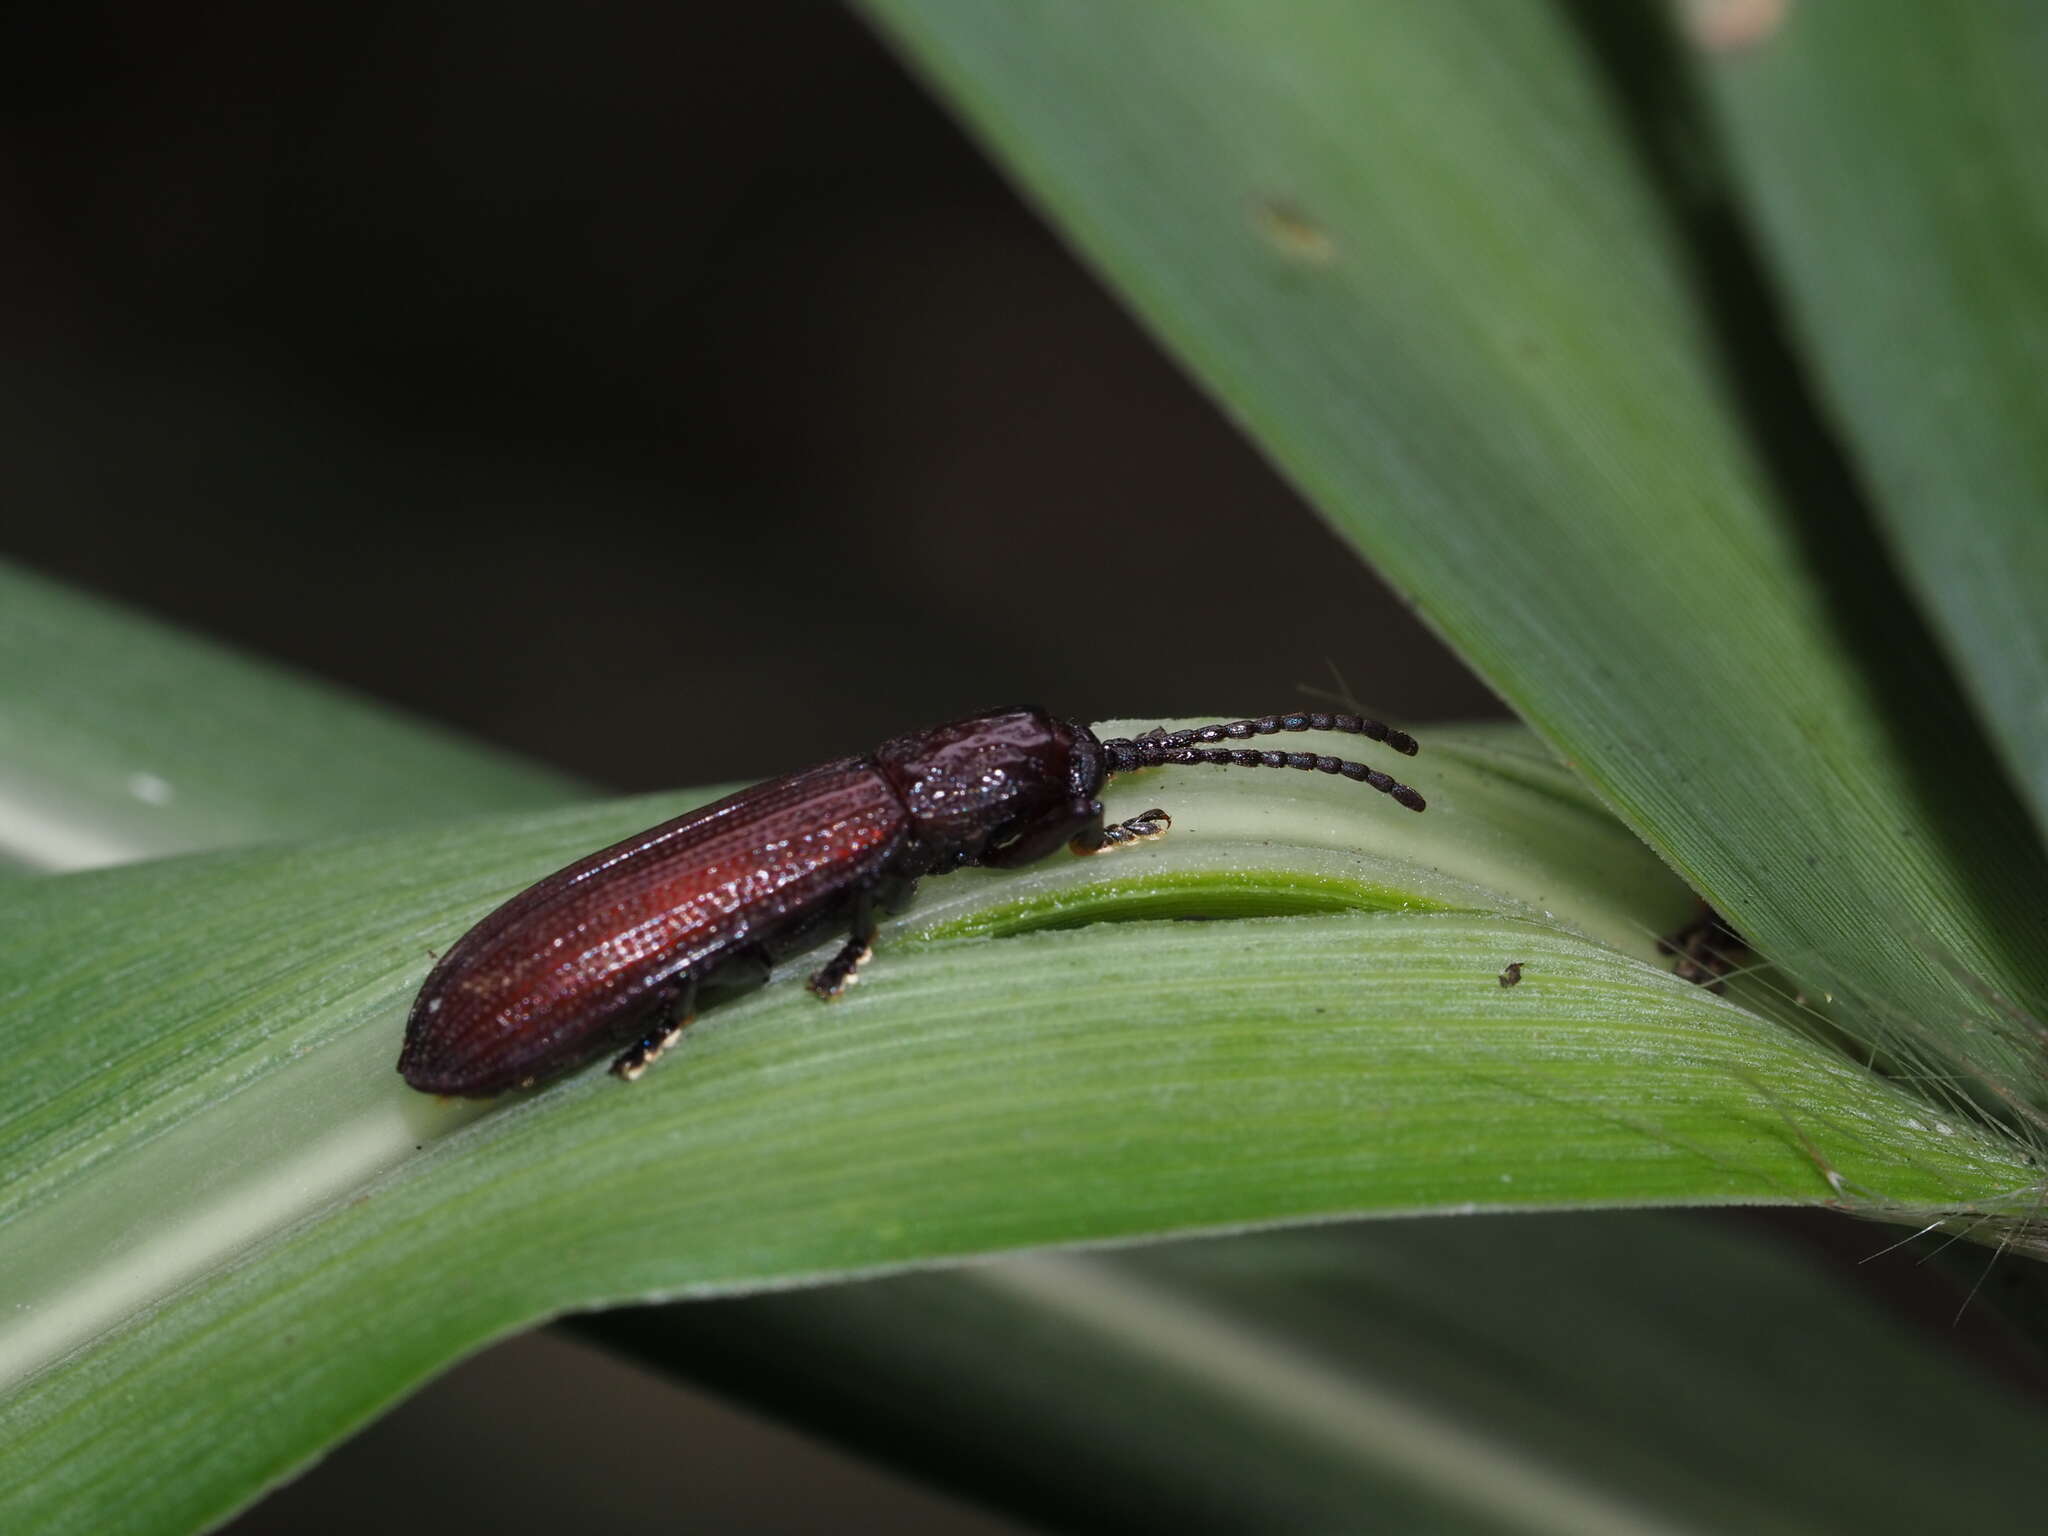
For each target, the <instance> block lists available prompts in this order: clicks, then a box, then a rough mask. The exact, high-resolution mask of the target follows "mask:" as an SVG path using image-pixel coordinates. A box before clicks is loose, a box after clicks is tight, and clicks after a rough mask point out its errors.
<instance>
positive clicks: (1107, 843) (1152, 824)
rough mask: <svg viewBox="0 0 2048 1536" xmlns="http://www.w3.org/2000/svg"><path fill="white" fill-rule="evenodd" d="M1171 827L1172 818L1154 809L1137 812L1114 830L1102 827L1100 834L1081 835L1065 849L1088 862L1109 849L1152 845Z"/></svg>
mask: <svg viewBox="0 0 2048 1536" xmlns="http://www.w3.org/2000/svg"><path fill="white" fill-rule="evenodd" d="M1172 826H1173V818H1172V817H1171V816H1169V815H1167V814H1166V812H1164V811H1162V810H1160V809H1159V808H1158V807H1157V806H1154V807H1153V808H1152V809H1151V810H1149V811H1143V812H1140V813H1139V814H1138V815H1136V816H1132V817H1130V818H1129V819H1127V820H1124V821H1120V822H1117V823H1116V824H1115V825H1114V826H1108V827H1104V828H1102V829H1101V831H1100V832H1084V833H1082V834H1081V835H1080V836H1079V837H1077V838H1075V839H1074V840H1073V841H1072V842H1071V843H1069V844H1067V846H1068V847H1069V848H1071V849H1072V850H1073V851H1074V852H1075V853H1077V854H1080V855H1081V856H1082V857H1083V858H1088V857H1092V856H1093V855H1095V854H1098V853H1108V852H1110V851H1111V850H1112V849H1116V848H1129V847H1131V846H1133V845H1134V844H1137V843H1148V842H1151V841H1153V840H1154V839H1155V838H1161V837H1164V836H1166V834H1167V832H1168V830H1169V829H1170V828H1171V827H1172Z"/></svg>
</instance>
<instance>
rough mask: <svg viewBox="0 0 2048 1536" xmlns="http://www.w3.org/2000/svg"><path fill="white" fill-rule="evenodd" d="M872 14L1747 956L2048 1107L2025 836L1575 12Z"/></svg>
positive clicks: (2039, 874) (2041, 978) (1900, 1044)
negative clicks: (1803, 506)
mask: <svg viewBox="0 0 2048 1536" xmlns="http://www.w3.org/2000/svg"><path fill="white" fill-rule="evenodd" d="M868 9H869V11H870V12H871V13H872V14H873V15H875V16H876V17H877V18H878V19H879V20H880V21H881V23H882V24H883V25H884V27H885V29H886V30H887V31H888V32H889V34H890V35H891V36H892V37H893V38H894V39H895V40H896V41H897V42H898V44H899V45H900V46H901V47H902V48H903V49H904V51H905V52H906V53H907V54H908V55H909V56H910V57H911V58H912V59H913V60H915V61H916V62H917V63H918V64H919V65H920V66H921V67H922V68H923V69H924V70H925V71H926V72H927V73H928V74H929V75H930V76H931V77H932V78H933V79H934V80H935V81H936V82H937V83H938V84H939V85H940V86H941V87H942V88H943V89H944V90H945V91H946V92H947V93H948V94H949V95H950V96H951V98H952V100H953V101H954V103H955V104H956V105H957V106H958V107H959V108H960V109H961V110H962V112H963V114H964V115H965V116H966V117H967V118H968V119H969V120H970V121H972V122H974V123H975V124H977V125H978V126H979V127H980V128H981V129H982V130H983V132H984V133H985V134H986V135H987V136H988V138H989V140H990V142H991V143H992V145H993V147H994V148H995V150H996V151H997V152H998V153H999V154H1001V155H1003V156H1004V157H1006V158H1007V159H1008V160H1009V163H1010V164H1011V166H1012V168H1013V169H1014V170H1015V171H1016V173H1017V174H1018V176H1019V178H1020V180H1021V181H1022V182H1023V184H1024V185H1025V187H1026V189H1027V190H1028V191H1029V192H1030V193H1031V194H1032V195H1033V196H1034V197H1036V198H1037V199H1038V201H1039V202H1040V203H1041V204H1042V206H1044V207H1045V208H1046V209H1047V210H1048V211H1049V212H1050V213H1051V214H1052V215H1053V216H1054V217H1055V218H1056V219H1057V220H1058V221H1059V222H1060V223H1061V224H1062V225H1063V226H1064V227H1065V228H1066V229H1067V230H1068V232H1069V233H1070V234H1071V235H1072V237H1073V238H1074V240H1075V242H1076V244H1077V245H1078V246H1079V247H1080V249H1081V250H1082V252H1083V254H1084V255H1086V256H1087V257H1089V258H1090V259H1091V260H1092V261H1093V262H1095V264H1096V265H1097V266H1098V267H1099V268H1100V269H1101V270H1102V271H1103V272H1104V273H1105V274H1106V275H1107V276H1108V277H1109V279H1110V280H1111V281H1112V282H1113V283H1115V284H1116V285H1117V286H1118V287H1119V288H1120V289H1121V291H1122V292H1123V293H1124V294H1125V295H1126V296H1127V297H1128V299H1129V300H1130V302H1131V303H1132V304H1133V306H1134V307H1135V308H1136V310H1137V311H1138V313H1139V314H1140V315H1141V317H1142V318H1144V319H1145V320H1146V321H1147V322H1148V323H1149V324H1150V325H1151V326H1152V327H1153V328H1154V329H1155V331H1156V332H1157V333H1158V334H1159V335H1160V336H1161V337H1162V338H1163V339H1164V341H1165V342H1166V343H1167V344H1168V345H1169V346H1170V347H1171V348H1172V349H1173V350H1175V351H1176V352H1177V353H1178V354H1179V355H1180V356H1181V357H1182V358H1183V359H1184V360H1185V361H1186V362H1187V363H1188V365H1189V366H1190V368H1191V369H1192V370H1193V371H1194V372H1195V374H1196V375H1197V376H1198V377H1200V378H1201V379H1202V380H1203V381H1204V382H1205V383H1206V384H1207V385H1208V386H1209V387H1210V388H1211V389H1212V390H1213V391H1214V392H1215V394H1216V395H1217V397H1218V398H1219V400H1220V401H1221V403H1222V404H1223V405H1224V406H1225V407H1226V408H1227V409H1229V410H1230V411H1231V412H1232V413H1233V414H1234V415H1236V416H1237V417H1238V418H1239V419H1240V420H1241V421H1242V422H1243V423H1244V424H1245V425H1246V426H1247V428H1248V429H1249V430H1250V431H1251V432H1252V433H1253V434H1254V435H1255V436H1256V437H1257V438H1258V439H1259V440H1260V441H1261V442H1262V443H1263V444H1264V446H1265V447H1266V449H1267V450H1268V452H1269V453H1270V454H1271V455H1272V456H1273V458H1274V459H1275V461H1276V462H1277V463H1278V464H1279V466H1280V467H1281V468H1282V469H1283V470H1284V471H1285V472H1287V473H1288V474H1289V475H1290V476H1292V477H1293V478H1294V479H1295V480H1296V482H1297V483H1299V484H1300V485H1301V486H1302V487H1303V488H1304V489H1305V490H1306V491H1307V493H1308V494H1309V496H1310V497H1311V499H1312V500H1313V501H1314V502H1315V503H1316V504H1317V505H1318V507H1319V508H1320V509H1321V510H1322V511H1323V512H1324V514H1325V515H1326V516H1328V517H1329V518H1330V519H1331V521H1332V522H1333V523H1334V524H1335V525H1336V526H1337V527H1338V528H1339V529H1340V530H1341V531H1343V532H1345V533H1346V534H1347V535H1348V536H1349V537H1351V539H1352V540H1353V541H1354V542H1355V543H1356V544H1357V545H1358V547H1359V548H1361V549H1362V550H1364V551H1366V552H1367V553H1368V554H1369V555H1370V556H1371V557H1372V558H1373V560H1374V561H1375V563H1376V564H1377V565H1378V566H1379V567H1380V568H1381V570H1382V571H1383V572H1384V573H1385V574H1387V575H1388V576H1389V577H1391V578H1392V579H1393V580H1394V581H1395V582H1396V583H1397V584H1399V585H1400V586H1401V587H1403V588H1404V589H1405V590H1406V591H1407V592H1409V593H1410V594H1411V595H1412V596H1413V597H1414V598H1415V599H1416V601H1417V603H1418V605H1419V606H1420V607H1421V608H1422V609H1423V611H1424V612H1426V613H1427V614H1428V615H1429V616H1430V618H1431V619H1432V621H1433V622H1434V623H1435V624H1436V625H1437V627H1438V628H1439V629H1441V630H1442V631H1443V632H1444V633H1445V634H1446V635H1447V636H1448V637H1449V638H1450V639H1451V640H1452V641H1453V642H1454V643H1455V644H1456V645H1457V646H1458V647H1459V649H1460V650H1461V651H1462V652H1463V653H1464V654H1465V656H1466V658H1467V659H1468V660H1469V661H1471V662H1472V663H1473V664H1474V665H1475V666H1476V667H1477V668H1478V669H1479V670H1480V671H1481V672H1482V674H1483V675H1484V676H1485V677H1486V678H1487V679H1488V680H1489V681H1490V682H1491V683H1492V684H1493V685H1494V686H1495V688H1496V689H1497V690H1498V691H1499V692H1500V693H1501V694H1502V695H1503V697H1505V698H1507V699H1508V700H1509V701H1511V702H1512V703H1513V704H1514V705H1515V706H1516V708H1517V709H1518V710H1519V711H1520V712H1521V713H1522V714H1523V716H1524V717H1525V718H1526V719H1528V720H1529V721H1530V722H1531V723H1532V724H1533V725H1534V726H1536V727H1537V729H1538V730H1539V731H1541V732H1542V733H1543V735H1544V736H1545V737H1546V738H1547V739H1548V740H1550V741H1551V742H1552V743H1553V744H1554V745H1556V746H1557V748H1558V749H1559V751H1560V753H1561V755H1563V756H1564V757H1565V758H1566V759H1567V760H1568V761H1569V762H1570V763H1571V764H1572V765H1573V766H1574V767H1575V768H1577V769H1578V770H1579V771H1580V772H1582V773H1584V774H1585V775H1586V777H1587V778H1588V780H1589V781H1590V782H1591V783H1592V784H1593V785H1594V786H1595V787H1596V789H1597V790H1598V791H1599V793H1600V794H1601V795H1602V797H1603V798H1604V799H1605V800H1606V801H1607V803H1609V804H1610V805H1611V806H1612V807H1614V808H1615V809H1616V810H1617V811H1618V812H1619V813H1620V814H1621V815H1622V817H1623V818H1624V819H1625V820H1626V821H1627V822H1628V823H1629V824H1630V825H1631V826H1633V827H1634V828H1636V829H1637V830H1638V831H1639V832H1640V833H1641V834H1642V835H1643V836H1644V837H1645V838H1646V839H1647V840H1648V841H1649V842H1650V843H1651V844H1652V846H1654V847H1656V848H1657V849H1658V850H1659V851H1660V853H1662V854H1663V855H1664V856H1665V857H1666V858H1667V859H1669V860H1670V861H1671V862H1672V864H1673V865H1674V866H1676V867H1677V868H1678V869H1679V870H1680V871H1681V872H1682V873H1683V874H1684V875H1685V877H1686V878H1687V879H1688V880H1689V881H1690V882H1691V883H1692V884H1693V885H1694V886H1695V888H1697V889H1698V890H1700V891H1701V892H1702V893H1704V894H1705V895H1707V896H1708V897H1709V898H1710V899H1711V900H1712V901H1713V902H1714V904H1715V905H1716V906H1717V907H1719V908H1720V909H1721V910H1722V911H1723V912H1725V913H1727V914H1728V916H1729V917H1730V918H1731V919H1732V921H1733V922H1734V923H1735V924H1736V926H1737V927H1738V928H1739V929H1741V931H1742V932H1743V933H1744V934H1745V935H1746V936H1748V937H1749V938H1750V939H1751V940H1753V941H1754V942H1755V943H1756V944H1757V945H1758V947H1759V948H1760V949H1762V950H1763V951H1764V952H1765V953H1766V954H1769V955H1771V956H1773V957H1775V958H1776V959H1777V960H1778V961H1779V962H1780V963H1781V964H1783V965H1785V966H1786V967H1787V968H1789V969H1791V970H1792V971H1793V972H1794V973H1795V974H1799V975H1801V976H1802V977H1805V978H1807V979H1808V984H1809V985H1810V986H1814V987H1815V988H1816V990H1818V989H1821V988H1825V989H1826V990H1828V991H1831V992H1835V993H1838V994H1843V995H1847V996H1849V997H1852V998H1853V999H1855V1001H1856V1003H1857V1005H1858V1013H1857V1017H1856V1018H1855V1020H1854V1021H1853V1024H1854V1027H1855V1028H1856V1029H1857V1030H1859V1031H1860V1032H1861V1033H1862V1034H1863V1035H1864V1037H1865V1038H1866V1039H1869V1040H1873V1041H1884V1042H1886V1044H1887V1045H1888V1046H1889V1047H1890V1048H1894V1049H1898V1050H1900V1051H1901V1052H1914V1051H1922V1050H1923V1048H1924V1052H1925V1053H1926V1054H1931V1055H1933V1056H1934V1057H1935V1058H1937V1059H1936V1061H1935V1062H1934V1063H1933V1064H1932V1065H1930V1066H1929V1069H1928V1070H1929V1073H1930V1075H1947V1076H1951V1077H1952V1076H1954V1075H1955V1074H1956V1072H1957V1071H1958V1066H1957V1063H1958V1061H1963V1062H1967V1063H1969V1070H1971V1071H1974V1072H1977V1073H1980V1074H1983V1075H1984V1076H1986V1077H1988V1078H1990V1079H1991V1080H1993V1081H1995V1082H1996V1083H1997V1084H1998V1085H1999V1088H2000V1090H2001V1091H2003V1092H2004V1093H2005V1094H2006V1095H2007V1096H2008V1097H2009V1098H2010V1099H2011V1100H2013V1101H2016V1102H2023V1103H2029V1104H2040V1103H2043V1102H2048V1069H2044V1064H2043V1059H2042V1056H2041V1052H2040V1050H2039V1044H2038V1041H2037V1039H2036V1038H2035V1034H2034V1031H2033V1029H2032V1027H2031V1026H2030V1025H2029V1024H2028V1023H2027V1022H2026V1020H2027V1019H2028V1018H2029V1017H2033V1018H2038V1017H2040V1016H2042V1015H2043V1014H2048V946H2044V945H2042V944H2041V942H2040V931H2039V914H2040V913H2041V912H2042V911H2044V910H2048V864H2044V861H2043V858H2042V854H2041V848H2040V845H2039V843H2038V841H2037V840H2036V839H2035V838H2034V837H2033V836H2032V835H2031V829H2030V828H2029V827H2028V826H2027V825H2026V822H2025V820H2024V816H2023V813H2022V812H2021V811H2020V810H2019V808H2018V807H2017V805H2016V804H2015V803H2014V802H2013V800H2012V797H2011V794H2010V791H2009V789H2008V787H2007V786H2006V785H2005V783H2004V781H2003V779H2002V776H2001V775H2000V773H1999V770H1998V768H1997V766H1996V765H1995V764H1994V763H1992V762H1991V761H1990V760H1989V759H1988V758H1987V757H1985V756H1983V755H1981V754H1979V753H1977V752H1975V751H1974V750H1973V748H1974V741H1975V738H1974V736H1973V734H1972V733H1971V731H1970V730H1969V728H1968V725H1967V723H1966V722H1963V721H1961V720H1959V719H1958V718H1957V716H1956V712H1955V709H1954V704H1953V700H1951V699H1947V698H1945V697H1943V696H1942V694H1941V693H1940V691H1939V690H1938V688H1935V687H1933V686H1932V685H1931V684H1930V683H1929V681H1928V680H1929V678H1930V676H1931V675H1932V660H1933V659H1932V658H1931V657H1930V656H1928V655H1924V654H1915V655H1912V656H1908V657H1906V658H1899V657H1897V656H1896V655H1895V654H1893V655H1881V654H1878V652H1877V651H1876V650H1873V649H1870V647H1871V646H1872V645H1873V643H1874V642H1873V639H1872V637H1873V636H1875V637H1877V639H1878V640H1880V641H1889V642H1891V643H1894V644H1895V643H1896V640H1895V635H1894V633H1893V628H1892V627H1887V626H1886V625H1885V624H1884V623H1883V622H1882V619H1881V616H1879V615H1875V614H1871V613H1868V612H1866V611H1864V608H1863V607H1862V606H1861V605H1864V604H1866V603H1867V602H1868V600H1869V593H1870V591H1872V590H1874V589H1873V588H1872V587H1871V585H1870V583H1869V581H1868V580H1866V579H1865V578H1866V577H1867V574H1868V573H1866V572H1863V571H1861V570H1860V569H1855V568H1852V565H1851V563H1846V562H1845V563H1843V564H1842V565H1841V566H1840V567H1839V568H1838V567H1836V566H1830V565H1829V564H1828V563H1827V560H1826V559H1824V558H1817V552H1816V550H1815V549H1814V548H1813V547H1811V546H1810V545H1809V544H1808V543H1806V542H1805V541H1804V540H1803V539H1802V537H1801V535H1800V530H1799V526H1798V520H1797V519H1796V518H1795V517H1793V516H1791V515H1790V514H1789V513H1788V512H1787V510H1786V509H1785V508H1784V506H1783V505H1781V494H1782V493H1781V491H1780V489H1779V487H1778V486H1777V484H1776V483H1775V481H1774V479H1773V476H1772V473H1771V470H1770V467H1769V466H1768V465H1767V463H1766V462H1765V459H1764V456H1763V454H1762V453H1761V452H1760V450H1759V449H1758V447H1757V446H1756V445H1755V444H1754V443H1752V441H1751V440H1750V439H1749V437H1748V436H1747V434H1746V431H1745V428H1744V423H1743V416H1742V412H1741V411H1740V410H1739V409H1737V408H1736V403H1735V402H1734V401H1733V400H1732V399H1731V398H1730V394H1729V387H1730V381H1729V378H1728V377H1727V375H1726V373H1725V371H1724V369H1723V367H1722V364H1721V361H1720V352H1719V346H1718V341H1717V338H1716V336H1715V335H1714V331H1713V326H1714V323H1715V316H1714V315H1713V313H1712V312H1711V310H1710V308H1709V306H1708V305H1707V303H1706V302H1705V299H1704V296H1703V295H1701V294H1700V293H1699V292H1697V291H1696V290H1695V289H1694V287H1693V285H1692V283H1691V280H1690V276H1689V272H1690V263H1691V260H1692V257H1691V254H1690V253H1689V252H1688V251H1686V250H1685V249H1684V248H1683V247H1682V245H1681V244H1680V238H1679V236H1680V230H1679V227H1678V226H1677V225H1676V223H1675V222H1674V221H1673V220H1672V219H1671V218H1670V217H1669V215H1668V212H1667V209H1666V207H1665V204H1664V201H1663V197H1662V195H1661V194H1660V193H1659V191H1658V190H1657V189H1655V188H1654V187H1652V186H1651V185H1649V184H1648V183H1647V182H1646V180H1645V179H1644V175H1643V171H1642V163H1641V161H1640V160H1639V159H1638V157H1637V155H1636V154H1635V151H1634V150H1633V148H1632V147H1631V146H1630V145H1629V143H1628V141H1627V138H1626V133H1625V129H1626V126H1627V125H1626V124H1625V123H1624V121H1623V120H1622V118H1621V117H1620V115H1619V113H1618V111H1617V109H1616V108H1615V105H1614V103H1613V100H1612V97H1611V94H1610V92H1609V89H1608V87H1607V84H1606V82H1605V81H1604V80H1603V79H1602V78H1601V77H1600V75H1599V72H1598V69H1597V68H1596V66H1595V63H1594V61H1593V60H1592V58H1591V56H1590V55H1589V54H1588V52H1587V50H1586V49H1585V48H1584V46H1583V45H1582V43H1581V40H1580V39H1579V37H1578V36H1577V34H1576V32H1575V30H1574V29H1573V27H1572V26H1571V25H1570V24H1569V22H1568V21H1567V20H1566V19H1565V18H1564V16H1563V13H1562V12H1561V11H1559V10H1553V9H1551V8H1549V7H1539V6H1513V7H1500V6H1491V5H1484V4H1474V3H1448V4H1439V5H1431V6H1426V7H1424V6H1408V5H1401V4H1350V5H1341V6H1338V5H1331V6H1302V7H1290V8H1288V10H1287V11H1286V12H1285V13H1284V15H1282V16H1280V17H1278V18H1276V16H1275V14H1274V12H1273V11H1272V9H1271V8H1270V7H1268V6H1262V5H1258V4H1255V3H1249V0H1204V3H1201V4H1198V5H1190V6H1181V7H1175V8H1173V9H1172V10H1171V11H1170V12H1168V11H1165V10H1160V9H1157V8H1149V9H1148V8H1144V7H1117V8H1111V9H1109V10H1101V9H1096V10H1091V11H1090V12H1088V13H1087V14H1086V15H1082V14H1080V13H1079V12H1077V11H1075V10H1074V9H1072V8H1068V7H1062V6H1059V5H1057V4H1051V3H1036V4H1034V3H1004V4H984V3H965V4H962V3H955V0H870V3H869V5H868ZM1819 553H1820V554H1822V555H1825V554H1826V553H1827V552H1825V551H1822V552H1819ZM1845 615H1853V618H1850V617H1845ZM1937 743H1938V744H1937ZM1994 998H1995V999H1998V1001H1997V1002H1992V1001H1990V999H1994Z"/></svg>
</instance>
